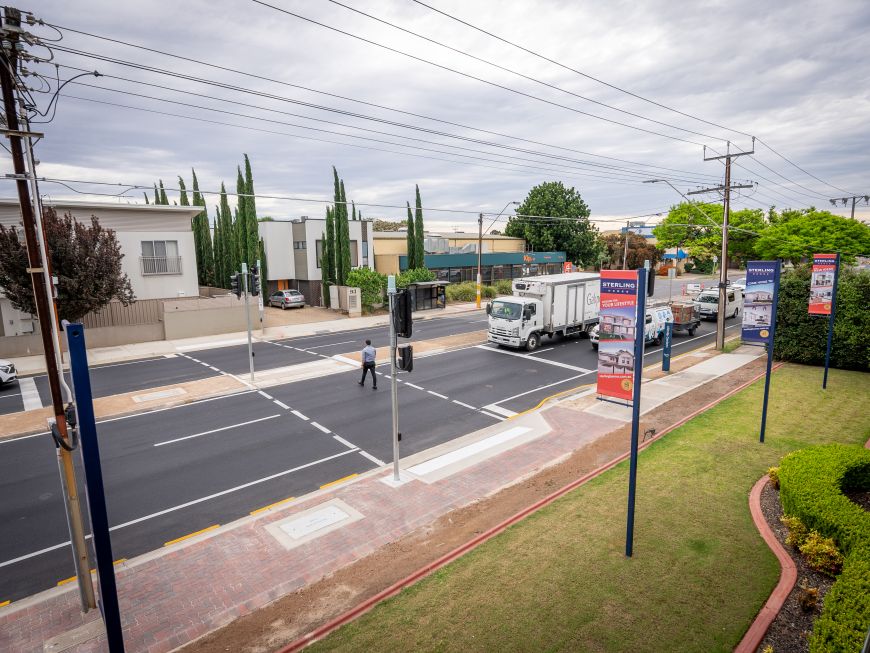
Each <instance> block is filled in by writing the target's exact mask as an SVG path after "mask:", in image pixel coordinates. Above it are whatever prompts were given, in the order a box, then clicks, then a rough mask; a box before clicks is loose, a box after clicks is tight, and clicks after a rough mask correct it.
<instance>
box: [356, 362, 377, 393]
mask: <svg viewBox="0 0 870 653" xmlns="http://www.w3.org/2000/svg"><path fill="white" fill-rule="evenodd" d="M369 371H371V373H372V387H373V388H377V387H378V375H377V374H375V363H374V361H366V362H365V363H363V373H362V379H361V380H360V382H359V384H360V385H365V382H366V373H368V372H369Z"/></svg>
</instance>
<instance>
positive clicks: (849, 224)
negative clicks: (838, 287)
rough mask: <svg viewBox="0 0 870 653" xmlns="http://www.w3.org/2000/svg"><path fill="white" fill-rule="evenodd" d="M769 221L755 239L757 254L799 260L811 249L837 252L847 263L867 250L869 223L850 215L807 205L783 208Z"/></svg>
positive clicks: (760, 256)
mask: <svg viewBox="0 0 870 653" xmlns="http://www.w3.org/2000/svg"><path fill="white" fill-rule="evenodd" d="M773 222H774V223H773V224H771V225H770V226H769V227H768V228H767V229H765V230H764V233H762V234H761V237H760V238H758V240H757V241H756V243H755V253H756V255H757V256H758V257H759V258H762V259H773V258H784V259H787V260H790V261H792V262H793V263H799V262H801V261H803V260H810V259H811V258H812V255H813V254H814V253H833V252H839V253H840V256H841V257H842V259H843V261H845V262H846V263H851V262H853V261H854V260H855V257H856V256H861V255H867V254H868V253H870V226H868V225H867V224H865V223H863V222H860V221H859V220H855V219H853V218H846V217H843V216H840V215H834V214H833V213H831V212H829V211H820V210H818V209H814V208H810V209H803V210H800V211H789V212H785V211H784V212H783V213H782V214H781V215H778V216H776V218H775V220H774V221H773Z"/></svg>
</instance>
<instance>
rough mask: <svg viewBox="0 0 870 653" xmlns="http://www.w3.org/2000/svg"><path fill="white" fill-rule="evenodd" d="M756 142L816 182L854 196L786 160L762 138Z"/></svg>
mask: <svg viewBox="0 0 870 653" xmlns="http://www.w3.org/2000/svg"><path fill="white" fill-rule="evenodd" d="M756 140H758V142H759V143H761V144H762V145H764V147H766V148H767V149H768V150H770V151H771V152H773V153H774V154H776V156H778V157H779V158H780V159H782V160H783V161H785V162H786V163H790V164H791V165H793V166H794V167H795V168H797V169H798V170H800V171H801V172H802V173H804V174H805V175H809V176H810V177H812V178H813V179H815V180H816V181H820V182H822V183H823V184H824V185H825V186H829V187H831V188H834V189H836V190H838V191H841V192H843V193H846V194H847V195H848V194H852V193H851V191H848V190H843V189H842V188H840V187H839V186H834V185H833V184H831V183H828V182H827V181H825V180H824V179H819V178H818V177H816V176H815V175H814V174H813V173H811V172H810V171H809V170H804V169H803V168H801V167H800V166H799V165H798V164H797V163H795V162H794V161H792V160H791V159H788V158H786V157H785V155H783V154H780V153H779V152H777V151H776V150H775V149H773V148H772V147H771V146H770V145H768V144H767V143H765V142H764V141H763V140H761V139H760V138H759V139H756Z"/></svg>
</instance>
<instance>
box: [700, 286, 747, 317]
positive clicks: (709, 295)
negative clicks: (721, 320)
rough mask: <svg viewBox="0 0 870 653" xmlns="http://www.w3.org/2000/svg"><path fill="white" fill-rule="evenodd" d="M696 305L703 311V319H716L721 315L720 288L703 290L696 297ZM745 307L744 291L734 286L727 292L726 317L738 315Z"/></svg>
mask: <svg viewBox="0 0 870 653" xmlns="http://www.w3.org/2000/svg"><path fill="white" fill-rule="evenodd" d="M695 305H696V306H697V307H698V310H699V312H700V313H701V319H702V320H715V319H717V317H718V315H719V290H718V289H711V290H704V291H702V292H701V293H700V294H699V295H698V296H697V298H695ZM742 309H743V292H742V291H741V290H739V289H737V288H734V287H733V286H729V287H728V288H727V292H726V293H725V317H726V318H729V317H737V316H738V315H740V311H741V310H742Z"/></svg>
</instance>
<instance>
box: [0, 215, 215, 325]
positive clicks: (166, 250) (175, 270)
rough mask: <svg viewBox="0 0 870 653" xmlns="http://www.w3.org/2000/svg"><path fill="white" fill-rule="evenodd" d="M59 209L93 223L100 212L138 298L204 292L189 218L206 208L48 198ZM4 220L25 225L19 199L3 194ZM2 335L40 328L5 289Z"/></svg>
mask: <svg viewBox="0 0 870 653" xmlns="http://www.w3.org/2000/svg"><path fill="white" fill-rule="evenodd" d="M44 205H45V206H46V207H51V208H53V209H54V210H55V211H56V212H57V213H58V214H60V215H63V214H66V213H70V214H71V215H72V216H73V217H74V218H75V219H76V220H77V221H78V222H82V223H85V224H90V219H91V216H92V215H93V216H96V217H97V219H98V220H99V221H100V225H101V226H102V227H104V228H105V229H111V230H113V231H114V232H115V236H116V237H117V239H118V242H119V243H120V245H121V252H122V253H123V254H124V258H123V259H122V260H121V269H122V270H123V272H124V273H125V274H126V275H127V277H129V279H130V285H131V286H132V287H133V292H134V293H135V295H136V299H137V300H146V299H177V298H179V297H197V296H199V283H198V280H197V270H196V250H195V248H194V240H193V232H192V230H191V226H190V220H191V218H193V217H194V216H195V215H196V214H198V213H199V212H200V211H202V209H201V208H200V207H195V206H159V205H154V204H150V205H148V204H119V203H112V202H78V201H65V200H58V201H51V200H48V201H44ZM0 224H2V225H3V226H5V227H12V226H17V227H19V228H21V226H22V218H21V211H20V208H19V204H18V200H17V199H0ZM0 318H2V325H0V336H3V335H6V336H17V335H24V334H31V333H34V332H35V329H34V326H35V324H36V319H35V318H34V317H32V316H30V315H27V314H23V313H21V312H20V311H18V310H17V309H15V308H13V307H12V304H11V303H10V302H9V300H8V299H7V298H6V297H5V295H3V294H2V289H0Z"/></svg>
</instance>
